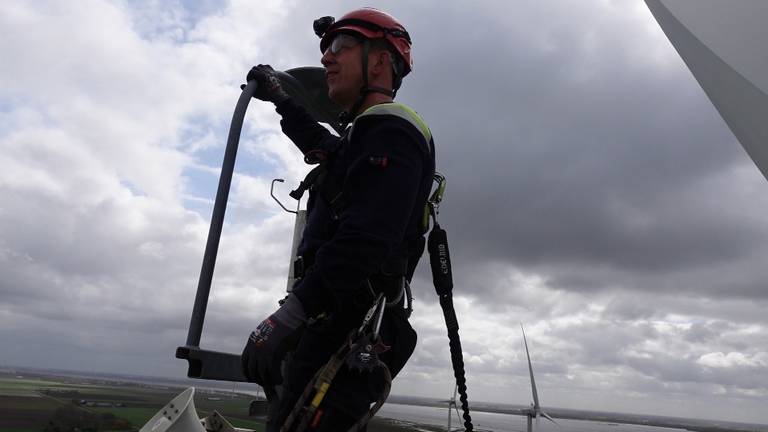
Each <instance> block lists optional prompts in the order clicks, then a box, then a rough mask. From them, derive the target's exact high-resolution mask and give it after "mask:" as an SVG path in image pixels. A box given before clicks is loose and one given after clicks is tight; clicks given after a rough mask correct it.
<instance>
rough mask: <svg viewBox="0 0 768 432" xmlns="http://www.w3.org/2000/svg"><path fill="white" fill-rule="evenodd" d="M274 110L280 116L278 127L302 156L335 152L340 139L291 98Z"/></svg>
mask: <svg viewBox="0 0 768 432" xmlns="http://www.w3.org/2000/svg"><path fill="white" fill-rule="evenodd" d="M275 110H276V111H277V113H278V114H280V115H281V116H282V120H280V126H281V127H282V129H283V133H285V135H287V136H288V138H290V139H291V141H293V143H294V144H296V147H298V148H299V150H301V152H302V153H303V154H307V152H310V151H312V150H325V151H328V152H330V151H333V150H335V149H336V148H337V147H338V145H339V142H340V138H339V137H337V136H336V135H333V134H331V132H330V131H328V129H326V128H324V127H323V126H321V125H320V123H318V122H317V121H316V120H315V119H314V118H312V116H311V115H310V114H309V112H307V110H306V109H304V107H303V106H301V105H299V104H298V103H296V101H294V100H293V99H292V98H288V99H286V100H284V101H283V102H280V103H279V104H277V105H276V107H275Z"/></svg>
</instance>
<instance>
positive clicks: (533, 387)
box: [520, 323, 539, 414]
mask: <svg viewBox="0 0 768 432" xmlns="http://www.w3.org/2000/svg"><path fill="white" fill-rule="evenodd" d="M520 330H522V331H523V342H524V343H525V356H526V357H528V372H529V373H530V374H531V391H532V392H533V409H534V411H535V412H536V413H537V414H538V412H539V392H538V391H536V380H534V379H533V366H531V354H530V353H529V352H528V340H527V339H526V338H525V329H523V323H520Z"/></svg>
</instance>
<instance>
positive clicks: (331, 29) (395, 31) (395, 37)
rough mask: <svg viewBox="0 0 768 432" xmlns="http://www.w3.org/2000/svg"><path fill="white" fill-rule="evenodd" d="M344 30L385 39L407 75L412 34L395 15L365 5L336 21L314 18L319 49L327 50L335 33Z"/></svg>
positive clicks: (410, 61)
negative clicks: (397, 56)
mask: <svg viewBox="0 0 768 432" xmlns="http://www.w3.org/2000/svg"><path fill="white" fill-rule="evenodd" d="M345 32H349V33H356V34H359V35H361V36H363V37H365V38H366V39H386V40H387V41H388V42H389V43H390V45H392V48H394V49H395V51H396V52H397V53H398V54H399V56H400V59H401V60H402V61H403V74H402V76H406V75H408V72H410V71H411V69H412V68H413V59H412V58H411V37H410V36H409V35H408V32H407V31H406V30H405V27H403V25H402V24H400V23H399V22H397V20H396V19H395V18H394V17H393V16H392V15H390V14H388V13H386V12H382V11H380V10H378V9H374V8H362V9H357V10H353V11H352V12H349V13H348V14H346V15H344V16H343V17H341V18H340V19H339V20H338V21H335V22H334V21H333V18H331V17H323V18H320V19H318V20H317V21H315V33H317V34H318V36H320V37H321V39H320V52H321V53H324V52H325V50H326V49H327V48H328V45H330V44H331V42H332V41H333V37H334V36H335V35H336V34H338V33H345Z"/></svg>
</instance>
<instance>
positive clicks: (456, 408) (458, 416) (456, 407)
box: [453, 404, 461, 423]
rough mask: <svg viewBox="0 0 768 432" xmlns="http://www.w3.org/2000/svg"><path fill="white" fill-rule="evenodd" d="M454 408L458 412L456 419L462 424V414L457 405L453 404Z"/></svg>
mask: <svg viewBox="0 0 768 432" xmlns="http://www.w3.org/2000/svg"><path fill="white" fill-rule="evenodd" d="M453 408H454V409H455V410H456V418H457V419H459V423H461V414H459V407H458V405H456V404H453Z"/></svg>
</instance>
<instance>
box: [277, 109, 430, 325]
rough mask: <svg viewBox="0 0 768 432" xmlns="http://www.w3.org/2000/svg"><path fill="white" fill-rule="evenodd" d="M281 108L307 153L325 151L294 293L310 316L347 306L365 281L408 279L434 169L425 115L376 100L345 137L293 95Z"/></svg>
mask: <svg viewBox="0 0 768 432" xmlns="http://www.w3.org/2000/svg"><path fill="white" fill-rule="evenodd" d="M277 112H278V113H279V114H280V115H281V116H282V117H283V119H282V121H281V122H280V124H281V126H282V129H283V132H284V133H285V134H286V135H287V136H288V137H289V138H290V139H291V140H292V141H293V142H294V143H295V144H296V146H297V147H298V148H299V149H300V150H301V151H302V153H304V154H305V156H306V155H310V158H311V157H313V156H315V155H316V154H322V155H327V160H326V162H324V164H325V166H324V172H325V174H324V176H323V177H324V178H323V179H322V180H321V181H319V182H318V183H316V187H314V188H313V189H311V190H310V200H309V202H308V207H307V209H308V216H307V225H306V227H305V229H304V234H303V236H302V240H301V243H300V245H299V249H298V255H300V256H302V257H303V259H304V260H305V263H306V264H307V265H309V269H308V271H307V274H306V275H305V276H304V277H303V278H302V279H301V280H299V281H298V282H297V284H296V285H295V286H294V290H293V292H294V293H295V295H296V296H297V297H298V298H299V300H300V301H301V302H302V305H303V306H304V309H305V311H306V312H307V315H308V316H316V315H318V314H320V313H321V312H331V313H333V312H338V311H343V310H344V309H345V308H346V307H348V306H349V305H350V304H351V302H353V300H354V299H356V298H359V296H360V295H361V291H362V290H367V288H365V287H366V286H367V285H366V284H365V281H366V279H369V280H371V281H373V280H375V279H377V278H378V279H381V276H382V275H386V276H405V277H407V278H408V279H409V280H410V278H411V276H412V275H413V271H414V269H415V266H416V263H417V262H418V259H419V257H420V256H421V254H422V252H423V249H424V239H423V229H422V224H423V222H422V221H423V218H424V208H425V204H426V201H427V198H428V196H429V193H430V190H431V187H432V181H433V180H432V179H433V175H434V170H435V153H434V143H433V140H432V137H431V132H430V131H429V128H428V127H427V126H426V124H425V123H424V122H423V120H421V118H420V117H419V116H418V114H416V113H415V112H414V111H413V110H411V109H410V108H408V107H406V106H404V105H402V104H396V103H388V104H380V105H375V106H374V107H371V108H369V109H368V110H367V111H365V112H364V113H362V114H360V115H359V116H358V117H357V118H356V120H355V121H354V123H353V124H352V127H351V128H349V129H347V131H346V133H345V134H344V135H343V136H342V137H341V138H340V137H337V136H335V135H333V134H331V133H330V132H329V131H328V130H327V129H326V128H324V127H323V126H321V125H319V124H318V123H317V122H315V121H314V119H312V118H311V116H310V115H309V114H308V113H307V111H306V110H304V109H303V108H302V107H301V106H299V105H298V104H296V103H295V102H293V101H291V100H290V99H289V100H287V101H285V102H282V103H280V104H278V106H277ZM374 285H376V284H374ZM368 306H369V304H368V305H364V307H366V308H367V307H368Z"/></svg>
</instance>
